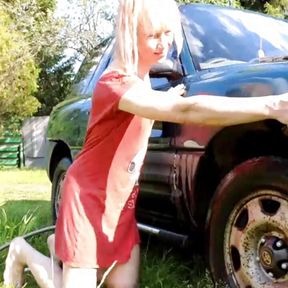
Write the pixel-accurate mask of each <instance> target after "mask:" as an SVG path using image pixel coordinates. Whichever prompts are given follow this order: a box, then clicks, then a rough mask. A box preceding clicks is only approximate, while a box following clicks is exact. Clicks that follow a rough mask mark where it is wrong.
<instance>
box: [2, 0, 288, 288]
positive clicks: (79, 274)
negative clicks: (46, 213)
mask: <svg viewBox="0 0 288 288" xmlns="http://www.w3.org/2000/svg"><path fill="white" fill-rule="evenodd" d="M163 9H164V10H163ZM159 11H161V13H159ZM173 41H175V42H176V45H177V47H178V51H180V49H181V45H182V38H181V28H180V19H179V13H178V9H177V5H176V3H175V2H174V0H120V4H119V13H118V22H117V25H116V39H115V49H114V57H113V63H112V64H111V66H110V67H109V69H108V70H107V71H105V73H104V74H103V75H102V77H101V79H100V81H99V82H98V84H97V86H96V88H95V92H94V97H93V100H92V109H91V114H90V119H89V122H88V130H87V135H86V139H85V144H84V146H83V149H82V151H81V153H80V154H79V156H78V157H77V159H75V161H74V162H73V164H72V165H71V167H70V168H69V170H68V172H67V174H66V178H65V181H64V184H63V190H62V201H61V206H60V211H59V217H58V220H57V223H56V233H55V236H56V237H55V249H56V255H57V257H58V258H59V259H60V261H61V263H62V265H63V267H60V266H59V265H58V263H59V262H58V261H51V260H50V259H49V258H47V257H45V256H43V255H42V254H40V253H39V252H37V251H36V250H34V249H33V248H32V247H31V246H30V245H29V244H28V243H27V242H25V241H24V240H23V239H22V238H16V239H15V240H14V241H12V244H11V245H10V249H9V253H8V257H7V260H6V270H5V273H4V280H5V284H12V285H14V286H17V285H20V286H21V284H22V281H23V280H22V274H23V267H24V265H27V266H28V267H29V268H30V270H31V272H32V274H33V275H34V277H35V279H36V281H37V283H38V284H39V286H40V287H57V288H58V287H65V288H68V287H69V288H74V287H75V288H76V287H77V288H78V287H85V288H90V287H91V288H92V287H93V288H95V287H96V283H97V281H98V282H99V281H100V280H101V277H102V275H103V274H104V273H106V274H105V276H107V277H105V278H103V279H105V284H106V285H107V287H117V288H124V287H125V288H130V287H131V288H132V287H138V271H139V263H140V252H139V250H140V249H139V242H140V240H139V234H138V230H137V225H136V220H135V215H134V212H135V211H134V210H135V205H134V203H135V201H136V198H137V194H138V186H137V184H136V183H137V180H138V176H139V173H140V168H141V165H142V162H143V159H144V156H145V152H146V149H147V142H148V138H149V135H150V132H151V128H152V124H153V120H156V119H157V120H165V121H170V122H177V123H199V124H200V123H202V124H209V125H213V124H215V125H216V124H217V125H232V124H239V123H246V122H251V121H256V120H261V119H266V118H274V119H278V120H279V121H282V122H284V123H287V122H288V113H287V111H288V95H282V96H277V97H274V96H266V97H257V98H238V97H237V98H226V97H215V96H205V97H202V96H201V95H199V96H194V97H187V98H184V97H181V95H182V94H183V93H184V90H185V89H184V88H185V87H184V86H182V85H179V86H177V87H175V88H173V89H170V90H169V91H168V92H159V91H158V92H157V91H153V90H152V89H151V87H150V85H149V70H150V68H151V66H152V65H153V64H156V63H158V62H161V61H163V60H164V59H165V57H166V55H167V53H168V51H169V49H170V47H171V45H172V42H173ZM49 247H50V250H51V254H52V255H54V238H53V236H51V237H50V238H49ZM52 264H53V265H52ZM108 272H109V273H108ZM20 286H17V287H20Z"/></svg>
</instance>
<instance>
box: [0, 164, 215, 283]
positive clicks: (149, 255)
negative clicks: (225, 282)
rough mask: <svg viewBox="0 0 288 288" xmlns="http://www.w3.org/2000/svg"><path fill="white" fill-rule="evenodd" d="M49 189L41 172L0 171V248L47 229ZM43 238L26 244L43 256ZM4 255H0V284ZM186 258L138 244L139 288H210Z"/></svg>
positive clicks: (155, 244) (199, 265)
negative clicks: (13, 239) (34, 231)
mask: <svg viewBox="0 0 288 288" xmlns="http://www.w3.org/2000/svg"><path fill="white" fill-rule="evenodd" d="M50 189H51V183H50V182H49V180H48V177H47V175H46V172H45V171H43V170H26V169H23V170H0V231H1V233H0V246H1V245H3V244H4V243H6V242H7V241H9V240H10V239H12V238H13V237H15V236H17V235H23V234H26V233H27V232H29V231H33V230H35V229H39V228H41V227H45V226H49V225H51V213H50ZM47 235H48V234H46V235H42V236H37V237H34V238H33V239H31V240H29V242H30V243H31V244H33V246H36V248H37V249H39V250H40V251H42V252H43V253H45V254H47V248H46V238H47ZM145 238H146V237H145ZM6 253H7V251H5V250H4V251H3V252H0V283H1V281H2V280H3V279H2V274H3V269H4V260H5V257H6ZM189 254H190V253H189V251H188V253H187V251H182V250H180V249H177V248H176V247H171V246H168V245H164V243H163V242H159V241H157V240H154V239H152V238H149V237H148V240H145V241H143V242H142V265H141V272H140V288H194V287H195V288H210V287H213V284H212V281H211V280H210V278H209V276H208V274H207V271H206V269H205V267H204V265H203V262H202V261H200V260H199V259H197V260H195V259H194V261H192V260H191V257H192V255H191V257H190V255H189ZM187 256H189V257H187ZM26 281H27V284H26V286H25V287H28V288H36V287H38V286H37V285H36V284H35V283H34V281H33V279H32V277H31V275H29V274H27V275H26ZM0 288H1V284H0Z"/></svg>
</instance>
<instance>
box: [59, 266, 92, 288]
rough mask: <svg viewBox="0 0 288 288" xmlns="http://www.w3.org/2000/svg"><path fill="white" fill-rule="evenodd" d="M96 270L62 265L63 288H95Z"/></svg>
mask: <svg viewBox="0 0 288 288" xmlns="http://www.w3.org/2000/svg"><path fill="white" fill-rule="evenodd" d="M96 285H97V269H92V268H91V269H90V268H87V269H85V268H75V267H70V266H68V265H66V264H65V263H64V264H63V288H79V287H85V288H96Z"/></svg>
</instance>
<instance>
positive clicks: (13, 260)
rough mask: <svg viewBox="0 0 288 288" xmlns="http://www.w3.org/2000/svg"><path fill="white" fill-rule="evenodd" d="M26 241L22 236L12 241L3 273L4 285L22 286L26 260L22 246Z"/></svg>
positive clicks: (19, 287) (18, 287)
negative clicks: (23, 256) (23, 257)
mask: <svg viewBox="0 0 288 288" xmlns="http://www.w3.org/2000/svg"><path fill="white" fill-rule="evenodd" d="M25 243H26V242H25V240H24V239H23V238H21V237H17V238H15V239H13V240H12V241H11V243H10V246H9V251H8V255H7V258H6V261H5V271H4V275H3V277H4V285H6V286H10V287H15V288H21V287H22V285H23V283H24V262H23V259H22V255H21V248H22V247H23V245H25Z"/></svg>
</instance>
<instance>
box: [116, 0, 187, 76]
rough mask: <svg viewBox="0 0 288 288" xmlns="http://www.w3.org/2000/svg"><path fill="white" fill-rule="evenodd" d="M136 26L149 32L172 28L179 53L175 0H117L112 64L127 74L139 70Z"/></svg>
mask: <svg viewBox="0 0 288 288" xmlns="http://www.w3.org/2000/svg"><path fill="white" fill-rule="evenodd" d="M139 25H143V26H142V27H143V28H144V31H145V30H146V29H147V33H149V34H150V33H151V32H152V33H153V32H159V31H165V30H167V29H169V30H171V31H172V32H173V34H174V41H175V43H176V46H177V51H178V53H179V52H180V51H181V48H182V40H183V39H182V30H181V22H180V13H179V10H178V6H177V4H176V2H175V1H174V0H119V8H118V17H117V21H116V26H115V46H114V55H113V62H112V66H114V68H115V67H117V68H120V69H122V70H124V72H125V73H128V74H137V70H138V27H139ZM149 29H150V30H149ZM151 29H152V31H151ZM148 30H149V31H148Z"/></svg>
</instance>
